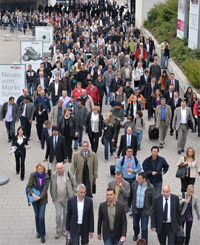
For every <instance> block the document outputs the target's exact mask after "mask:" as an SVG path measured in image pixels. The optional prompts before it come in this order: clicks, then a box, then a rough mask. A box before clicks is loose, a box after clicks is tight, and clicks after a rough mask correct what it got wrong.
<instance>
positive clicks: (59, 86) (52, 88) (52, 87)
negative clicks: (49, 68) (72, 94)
mask: <svg viewBox="0 0 200 245" xmlns="http://www.w3.org/2000/svg"><path fill="white" fill-rule="evenodd" d="M62 91H63V84H62V83H61V82H58V97H59V98H60V96H62ZM50 94H51V100H52V101H54V99H55V82H52V83H51V84H50V86H49V89H48V95H49V96H50Z"/></svg>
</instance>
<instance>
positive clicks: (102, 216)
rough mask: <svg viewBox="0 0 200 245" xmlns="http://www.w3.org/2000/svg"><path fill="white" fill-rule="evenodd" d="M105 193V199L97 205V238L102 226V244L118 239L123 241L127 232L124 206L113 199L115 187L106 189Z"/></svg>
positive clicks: (99, 235) (115, 242)
mask: <svg viewBox="0 0 200 245" xmlns="http://www.w3.org/2000/svg"><path fill="white" fill-rule="evenodd" d="M106 194H107V201H106V202H102V203H101V204H100V206H99V215H98V225H97V234H98V236H97V238H98V239H99V240H101V231H102V226H103V231H102V233H103V240H104V244H117V243H118V241H123V243H124V242H125V241H126V232H127V219H126V213H125V210H124V206H123V204H121V203H119V202H117V201H115V198H116V195H115V189H112V188H109V189H107V193H106ZM113 211H114V215H113ZM113 216H114V217H113ZM102 223H103V224H102Z"/></svg>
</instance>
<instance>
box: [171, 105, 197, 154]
mask: <svg viewBox="0 0 200 245" xmlns="http://www.w3.org/2000/svg"><path fill="white" fill-rule="evenodd" d="M189 118H190V120H191V122H192V124H193V128H194V127H195V121H194V117H193V115H192V111H191V108H189V107H186V101H185V100H182V101H181V107H179V108H176V110H175V114H174V118H173V122H172V128H173V130H175V129H176V130H178V143H177V150H178V154H181V152H184V147H185V143H186V139H187V133H188V129H189V127H188V121H189Z"/></svg>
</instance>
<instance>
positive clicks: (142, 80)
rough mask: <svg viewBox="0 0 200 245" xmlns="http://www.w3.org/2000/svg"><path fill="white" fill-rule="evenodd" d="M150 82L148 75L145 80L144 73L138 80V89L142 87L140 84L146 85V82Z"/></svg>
mask: <svg viewBox="0 0 200 245" xmlns="http://www.w3.org/2000/svg"><path fill="white" fill-rule="evenodd" d="M149 82H151V76H148V78H147V81H146V82H145V78H144V75H142V76H141V77H140V82H139V89H141V88H142V86H144V85H147V83H149Z"/></svg>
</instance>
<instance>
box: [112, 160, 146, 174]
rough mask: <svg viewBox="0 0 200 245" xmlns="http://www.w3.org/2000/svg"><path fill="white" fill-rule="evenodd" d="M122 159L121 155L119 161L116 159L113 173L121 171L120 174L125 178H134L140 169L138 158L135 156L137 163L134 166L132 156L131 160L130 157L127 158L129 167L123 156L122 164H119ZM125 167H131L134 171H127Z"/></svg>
mask: <svg viewBox="0 0 200 245" xmlns="http://www.w3.org/2000/svg"><path fill="white" fill-rule="evenodd" d="M122 159H123V157H120V159H119V161H118V163H117V165H116V168H115V173H116V172H117V171H121V172H122V174H123V177H124V178H125V179H133V178H135V176H136V174H137V173H139V172H140V171H141V170H142V168H141V165H140V162H139V159H138V158H137V160H138V164H137V166H136V165H135V159H134V157H133V159H132V161H131V159H129V158H127V161H128V164H130V161H131V165H130V167H128V164H127V162H126V157H125V158H124V164H123V166H121V161H122ZM127 168H131V169H133V170H134V172H133V173H128V172H127V171H126V169H127Z"/></svg>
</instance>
